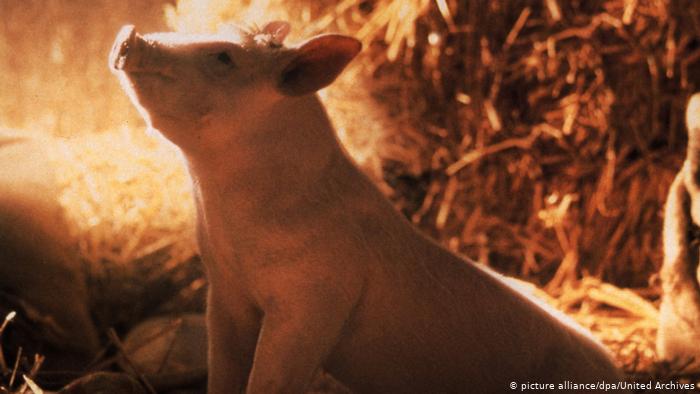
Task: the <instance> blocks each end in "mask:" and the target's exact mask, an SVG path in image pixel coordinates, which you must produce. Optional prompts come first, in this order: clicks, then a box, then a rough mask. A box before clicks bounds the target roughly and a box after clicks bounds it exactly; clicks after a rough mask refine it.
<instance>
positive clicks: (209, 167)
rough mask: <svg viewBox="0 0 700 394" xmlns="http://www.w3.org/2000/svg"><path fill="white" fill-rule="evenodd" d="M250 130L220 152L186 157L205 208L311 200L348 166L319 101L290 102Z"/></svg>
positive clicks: (255, 122) (260, 118) (251, 125)
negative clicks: (338, 166)
mask: <svg viewBox="0 0 700 394" xmlns="http://www.w3.org/2000/svg"><path fill="white" fill-rule="evenodd" d="M248 125H249V126H247V127H248V129H247V130H245V131H244V132H242V133H237V131H238V130H232V131H231V133H232V135H236V134H238V135H242V136H243V137H241V138H232V139H231V140H230V141H229V142H227V143H226V144H225V145H224V146H221V147H219V148H218V149H217V150H216V151H211V152H206V153H204V154H203V155H188V154H187V153H185V155H186V156H187V161H188V166H189V169H190V173H191V175H192V178H193V180H194V183H195V188H197V189H198V192H199V193H200V194H201V197H202V198H203V199H204V200H205V201H204V202H205V203H207V201H206V200H209V202H212V203H216V204H222V203H223V204H228V205H235V206H237V207H240V209H241V210H242V211H245V210H250V211H255V210H256V209H259V208H261V207H263V206H264V207H265V208H266V209H274V207H275V206H277V205H285V204H290V199H292V198H294V196H297V195H302V194H306V193H307V192H308V190H310V189H312V188H313V185H314V183H316V182H318V181H319V180H320V179H321V178H323V177H326V176H329V172H330V171H332V167H334V164H333V163H335V162H337V161H338V160H345V158H344V155H343V153H342V148H341V147H340V145H339V143H338V141H337V139H336V136H335V132H334V130H333V127H332V125H331V122H330V120H329V119H328V116H327V114H326V111H325V109H324V107H323V105H322V104H321V102H320V100H319V99H318V97H317V96H316V95H309V96H304V97H298V98H284V99H282V100H280V101H278V102H277V103H276V104H274V105H273V106H272V107H271V108H270V110H269V111H267V113H265V114H262V115H261V116H255V119H254V120H251V121H250V122H248ZM238 127H239V126H236V128H238ZM226 145H228V146H226ZM214 200H219V201H216V202H215V201H214Z"/></svg>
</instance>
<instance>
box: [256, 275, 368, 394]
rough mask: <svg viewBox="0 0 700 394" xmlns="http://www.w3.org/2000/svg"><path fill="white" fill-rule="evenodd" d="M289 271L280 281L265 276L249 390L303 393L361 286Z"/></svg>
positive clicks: (337, 335)
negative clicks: (263, 297) (269, 285)
mask: <svg viewBox="0 0 700 394" xmlns="http://www.w3.org/2000/svg"><path fill="white" fill-rule="evenodd" d="M277 274H280V273H279V272H278V273H277ZM289 274H290V275H289V276H287V277H286V278H285V280H281V279H280V278H278V279H276V280H275V279H273V278H267V280H266V282H267V283H269V284H274V287H268V288H267V289H265V294H266V296H265V299H264V301H263V304H262V307H263V311H264V317H263V320H262V327H261V330H260V334H259V337H258V342H257V346H256V349H255V357H254V361H253V368H252V371H251V374H250V377H249V379H248V387H247V391H246V392H247V393H248V394H274V393H295V394H299V393H305V392H306V391H307V390H308V389H309V386H310V385H311V382H312V380H313V378H314V376H315V375H316V373H317V372H318V371H319V370H320V369H321V367H322V364H323V363H324V361H325V360H326V358H327V357H328V355H329V354H330V353H331V351H332V350H333V348H334V347H335V345H336V344H337V343H338V340H339V338H340V335H341V333H342V331H343V330H344V328H345V326H346V325H347V324H348V322H349V319H350V318H351V315H352V311H353V309H354V306H355V304H356V302H357V300H358V299H359V293H360V286H357V287H355V288H354V289H348V288H347V287H346V286H347V283H345V284H343V285H340V284H339V283H336V282H335V281H334V280H327V281H323V280H321V279H312V280H308V279H305V278H303V274H302V275H299V274H292V273H289ZM281 276H282V277H285V275H284V274H281ZM294 276H296V280H295V279H291V280H290V277H291V278H293V277H294ZM275 282H277V283H275ZM280 283H281V284H285V285H284V286H279V284H280ZM265 287H266V284H264V285H263V288H265Z"/></svg>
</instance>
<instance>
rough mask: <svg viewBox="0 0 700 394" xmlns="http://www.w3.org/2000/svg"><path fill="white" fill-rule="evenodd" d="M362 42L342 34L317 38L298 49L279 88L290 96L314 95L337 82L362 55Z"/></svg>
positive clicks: (283, 75) (286, 69)
mask: <svg viewBox="0 0 700 394" xmlns="http://www.w3.org/2000/svg"><path fill="white" fill-rule="evenodd" d="M360 49H362V44H361V43H360V41H358V40H356V39H354V38H352V37H348V36H342V35H339V34H327V35H322V36H317V37H314V38H312V39H310V40H309V41H307V42H305V43H304V44H302V45H301V46H300V47H299V48H297V49H296V54H295V56H294V58H293V59H292V61H291V62H290V63H289V65H288V66H287V67H285V68H284V70H283V71H282V74H281V76H280V80H279V82H278V85H277V88H278V89H279V91H280V92H282V93H283V94H285V95H287V96H303V95H305V94H310V93H313V92H315V91H317V90H319V89H321V88H324V87H326V86H328V85H329V84H330V83H331V82H333V81H334V80H335V79H336V78H337V77H338V75H340V73H341V71H343V69H344V68H345V66H347V65H348V63H350V61H351V60H352V59H353V58H354V57H355V56H356V55H357V53H358V52H360Z"/></svg>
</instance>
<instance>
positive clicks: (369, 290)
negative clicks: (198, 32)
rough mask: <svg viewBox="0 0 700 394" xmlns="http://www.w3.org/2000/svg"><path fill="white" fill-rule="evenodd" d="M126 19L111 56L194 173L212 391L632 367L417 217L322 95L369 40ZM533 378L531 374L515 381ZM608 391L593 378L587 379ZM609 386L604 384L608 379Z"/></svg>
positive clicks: (407, 383)
mask: <svg viewBox="0 0 700 394" xmlns="http://www.w3.org/2000/svg"><path fill="white" fill-rule="evenodd" d="M288 31H289V25H288V24H287V23H285V22H272V23H269V24H267V25H265V26H264V27H263V28H261V29H258V30H256V31H252V32H248V33H246V34H243V35H242V36H241V37H238V38H234V37H229V36H223V35H212V36H195V35H186V34H177V33H156V34H148V35H144V36H142V35H139V34H137V33H136V31H135V30H134V28H133V27H132V26H126V27H124V28H123V29H122V31H121V32H120V33H119V35H118V37H117V40H116V42H115V44H114V48H113V51H112V53H111V56H110V65H111V67H112V69H113V70H114V72H115V73H116V74H118V75H119V77H120V78H121V80H122V83H123V85H124V87H125V89H126V90H127V91H128V93H129V94H130V96H131V98H132V99H133V101H134V103H135V104H136V106H137V107H138V108H139V109H140V110H141V112H142V114H143V115H144V117H145V118H146V120H147V122H148V123H149V124H150V126H151V127H152V128H154V129H156V130H158V131H160V133H162V135H163V136H165V138H167V139H168V140H170V141H171V142H173V143H174V144H175V145H177V146H178V147H179V148H180V149H181V150H182V153H183V155H184V157H185V159H186V162H187V166H188V169H189V172H190V175H191V177H192V181H193V185H194V192H195V198H196V204H197V213H198V231H199V244H200V249H201V254H202V257H203V261H204V265H205V267H206V273H207V276H208V279H209V285H210V288H209V297H208V306H207V308H208V322H207V324H208V331H209V383H208V384H209V386H208V390H209V392H210V393H214V394H224V393H238V392H240V391H241V390H245V391H246V392H247V393H251V394H269V393H303V392H304V391H305V390H306V389H307V388H308V387H309V383H310V382H311V380H312V378H313V376H314V375H315V374H316V373H317V372H318V371H319V369H321V368H325V369H326V370H327V371H328V372H330V373H331V374H332V375H333V376H335V377H336V378H337V379H339V380H340V381H341V382H343V383H344V384H346V385H347V386H348V387H350V388H351V389H352V390H353V391H355V392H360V393H466V392H469V393H496V392H508V391H510V390H511V386H510V384H511V382H515V384H518V385H520V384H526V383H527V382H548V383H553V384H558V383H561V382H564V381H565V380H569V381H572V382H576V383H600V382H603V381H605V382H606V383H610V382H614V381H617V380H620V379H621V376H620V374H619V372H618V371H617V370H616V368H615V366H614V365H613V362H612V361H611V359H610V357H609V355H608V354H607V353H606V351H605V350H604V349H603V347H602V346H601V345H600V344H598V343H597V342H596V341H595V340H593V339H592V338H591V337H590V335H589V334H587V333H586V332H585V331H584V330H583V329H581V328H580V327H577V326H575V325H574V324H572V323H570V322H568V321H566V319H565V318H563V317H561V316H560V315H558V314H556V313H554V312H552V311H550V310H548V309H547V308H546V307H543V306H540V305H539V304H538V303H536V302H534V301H533V300H531V299H530V298H529V297H528V296H526V295H524V294H522V293H520V292H519V291H517V290H515V289H513V288H512V287H510V286H508V285H507V284H506V283H505V281H504V280H503V279H502V278H501V277H499V276H498V275H497V274H495V273H493V272H491V271H489V270H487V269H484V268H481V267H480V266H478V265H476V264H474V263H472V262H469V261H466V260H464V259H462V258H460V257H458V256H456V255H454V254H452V253H450V252H449V251H447V250H446V249H444V248H442V247H440V246H439V245H437V244H436V243H434V242H433V241H431V240H429V239H428V238H426V237H425V236H423V235H421V234H420V233H419V232H418V231H416V230H415V229H414V228H413V226H411V225H410V224H409V222H408V221H406V220H405V219H404V217H403V216H401V215H400V214H399V213H398V212H396V211H395V210H394V209H393V207H392V206H391V204H390V203H389V202H388V201H387V200H386V199H385V198H384V197H383V196H382V194H381V193H380V192H379V191H378V189H377V187H375V185H373V184H372V182H371V181H369V180H368V178H367V177H365V176H364V175H363V174H362V173H361V172H360V171H359V170H358V169H357V168H356V166H355V165H354V164H353V163H352V161H351V160H350V159H349V158H348V156H347V155H346V154H345V152H344V151H343V149H342V148H341V146H340V145H339V143H338V140H337V139H336V135H335V132H334V129H333V126H332V125H331V122H330V120H329V119H328V117H327V115H326V112H325V110H324V108H323V106H322V104H321V102H320V101H319V99H318V97H317V96H316V94H315V92H316V91H317V90H319V89H321V88H323V87H325V86H327V85H329V84H330V83H331V82H333V80H334V79H335V78H336V77H337V76H338V74H340V73H341V71H342V70H343V69H344V68H345V66H346V65H347V64H348V63H349V62H350V61H351V60H352V59H353V58H354V57H355V55H357V53H358V52H359V51H360V49H361V45H360V43H359V42H358V41H357V40H356V39H354V38H351V37H347V36H342V35H336V34H329V35H321V36H317V37H313V38H311V39H309V40H308V41H306V42H304V43H302V44H300V45H298V46H294V47H285V46H283V45H281V43H282V41H283V39H284V37H285V35H286V34H287V33H288ZM518 387H520V386H518ZM589 391H595V390H589ZM601 391H602V390H601Z"/></svg>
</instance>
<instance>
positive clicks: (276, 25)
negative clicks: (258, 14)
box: [262, 21, 292, 45]
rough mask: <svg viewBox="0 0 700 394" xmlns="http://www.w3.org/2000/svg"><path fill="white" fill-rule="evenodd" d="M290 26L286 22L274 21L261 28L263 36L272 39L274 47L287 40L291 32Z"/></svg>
mask: <svg viewBox="0 0 700 394" xmlns="http://www.w3.org/2000/svg"><path fill="white" fill-rule="evenodd" d="M291 29H292V28H291V26H290V25H289V23H288V22H284V21H274V22H269V23H268V24H266V25H265V27H263V28H262V33H263V34H268V35H269V36H270V37H272V42H273V43H275V44H276V45H282V43H283V42H284V39H285V38H287V34H289V31H290V30H291Z"/></svg>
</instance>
